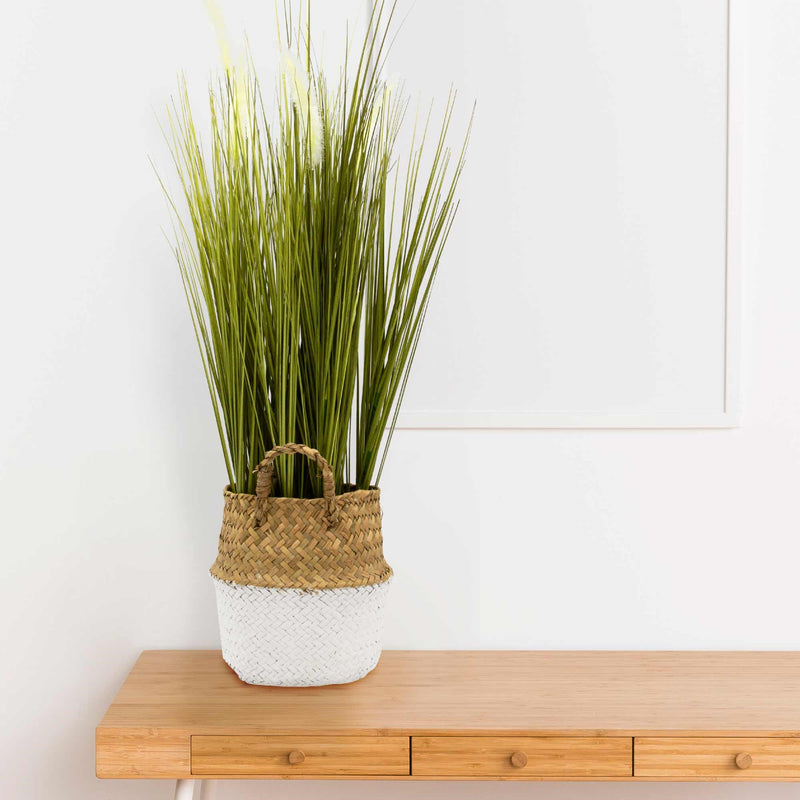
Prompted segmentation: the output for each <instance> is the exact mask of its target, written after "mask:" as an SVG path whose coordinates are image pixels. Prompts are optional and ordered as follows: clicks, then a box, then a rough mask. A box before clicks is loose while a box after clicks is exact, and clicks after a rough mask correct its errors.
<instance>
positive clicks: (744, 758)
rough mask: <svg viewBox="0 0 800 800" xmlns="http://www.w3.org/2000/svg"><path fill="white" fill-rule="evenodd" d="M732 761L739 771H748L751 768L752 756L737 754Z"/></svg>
mask: <svg viewBox="0 0 800 800" xmlns="http://www.w3.org/2000/svg"><path fill="white" fill-rule="evenodd" d="M734 761H735V762H736V766H737V767H739V769H748V768H750V767H752V766H753V756H751V755H750V753H739V754H738V755H737V756H736V758H735V759H734Z"/></svg>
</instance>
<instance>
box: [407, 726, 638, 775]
mask: <svg viewBox="0 0 800 800" xmlns="http://www.w3.org/2000/svg"><path fill="white" fill-rule="evenodd" d="M411 743H412V753H413V773H414V775H454V776H462V777H464V776H466V777H473V776H478V775H486V776H496V777H503V776H510V775H514V776H519V777H532V776H537V777H547V776H549V777H564V778H567V777H576V776H583V777H601V776H604V777H614V776H617V777H630V775H631V763H632V742H631V739H629V738H621V737H620V738H618V737H593V738H589V737H578V736H538V737H536V736H414V737H413V738H412V740H411ZM515 756H517V758H516V759H515V758H514V757H515Z"/></svg>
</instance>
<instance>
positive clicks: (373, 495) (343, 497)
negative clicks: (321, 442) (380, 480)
mask: <svg viewBox="0 0 800 800" xmlns="http://www.w3.org/2000/svg"><path fill="white" fill-rule="evenodd" d="M352 485H353V484H351V483H347V484H345V486H346V487H347V486H352ZM222 496H223V497H225V498H229V497H231V498H233V497H241V498H243V499H250V500H258V499H259V497H258V495H255V494H252V493H250V492H232V491H231V485H230V484H229V483H228V484H226V485H225V488H224V489H223V491H222ZM380 496H381V490H380V487H378V486H370V487H369V489H352V490H351V491H349V492H342V493H341V494H336V495H334V500H336V501H343V502H346V503H348V502H365V501H366V500H380ZM268 502H270V503H324V502H325V498H324V497H274V496H270V498H269V501H268Z"/></svg>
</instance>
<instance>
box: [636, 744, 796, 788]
mask: <svg viewBox="0 0 800 800" xmlns="http://www.w3.org/2000/svg"><path fill="white" fill-rule="evenodd" d="M633 751H634V768H633V774H634V775H635V776H636V777H642V778H727V779H732V780H744V781H754V780H759V779H762V778H800V740H798V739H789V738H785V739H783V738H779V739H768V738H763V739H756V738H752V739H751V738H748V739H742V738H710V737H709V738H705V737H697V738H683V737H681V738H667V737H657V738H655V737H654V738H649V737H643V738H640V737H637V738H636V739H635V740H634V749H633Z"/></svg>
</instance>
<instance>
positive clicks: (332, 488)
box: [254, 444, 336, 523]
mask: <svg viewBox="0 0 800 800" xmlns="http://www.w3.org/2000/svg"><path fill="white" fill-rule="evenodd" d="M295 454H298V455H304V456H305V457H306V458H310V459H311V460H312V461H314V463H316V465H317V466H318V467H319V468H320V470H321V471H322V496H323V497H324V498H325V501H326V503H327V505H328V516H329V518H330V521H331V523H333V522H334V521H335V519H336V506H335V503H334V496H335V494H336V484H335V482H334V480H333V470H332V469H331V465H330V464H329V463H328V462H327V461H326V460H325V459H324V458H323V456H322V454H321V453H320V452H319V450H314V448H313V447H306V445H304V444H282V445H280V446H279V447H274V448H273V449H272V450H269V451H268V452H266V453H265V454H264V460H263V461H262V462H261V463H260V464H259V465H258V466H257V467H256V469H255V470H254V472H258V480H257V481H256V496H257V497H258V498H259V499H260V500H267V499H268V498H269V496H270V493H271V492H272V476H273V474H274V472H275V464H274V463H273V462H274V461H275V459H276V458H277V457H278V456H282V455H295Z"/></svg>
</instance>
